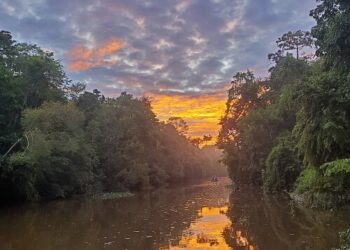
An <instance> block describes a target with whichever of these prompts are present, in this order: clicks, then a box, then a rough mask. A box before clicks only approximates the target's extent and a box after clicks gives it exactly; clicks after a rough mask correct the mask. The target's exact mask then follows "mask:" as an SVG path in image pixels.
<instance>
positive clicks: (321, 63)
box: [218, 0, 350, 207]
mask: <svg viewBox="0 0 350 250" xmlns="http://www.w3.org/2000/svg"><path fill="white" fill-rule="evenodd" d="M318 2H319V3H318V6H317V7H316V9H314V10H312V11H311V12H310V15H311V16H312V17H314V19H315V20H316V26H315V27H313V28H312V30H311V32H303V31H296V32H288V33H286V34H284V35H283V36H282V37H281V38H279V39H278V40H277V46H278V47H279V50H278V51H277V52H276V53H271V54H270V55H269V59H270V60H272V61H273V62H274V66H273V67H272V68H271V69H270V70H269V72H270V75H269V77H268V78H267V79H259V78H255V77H254V75H253V73H252V72H250V71H248V72H243V73H237V74H236V75H235V76H234V77H233V81H232V87H231V89H230V90H229V92H228V100H227V104H226V107H227V108H226V112H225V114H224V116H223V118H222V120H221V130H220V135H219V139H218V145H219V147H220V148H222V149H224V152H225V157H224V161H225V163H226V165H227V166H228V168H229V173H230V176H231V178H232V179H233V180H234V181H235V182H236V184H240V183H255V184H258V185H263V187H264V188H265V189H266V190H268V191H282V190H286V191H288V192H295V193H297V194H300V195H302V196H303V197H305V200H307V201H308V202H309V203H310V205H322V206H326V207H328V206H333V205H344V204H349V203H350V197H349V196H350V2H349V1H345V0H320V1H318ZM308 47H312V48H308ZM312 50H315V51H316V55H315V56H314V57H310V56H309V55H308V54H309V53H308V52H310V51H312ZM303 51H304V55H303V54H302V52H303Z"/></svg>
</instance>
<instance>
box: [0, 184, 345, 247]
mask: <svg viewBox="0 0 350 250" xmlns="http://www.w3.org/2000/svg"><path fill="white" fill-rule="evenodd" d="M228 184H229V182H228V180H226V179H224V180H223V179H221V180H220V181H219V183H210V182H205V183H202V184H200V185H192V186H186V187H176V188H169V189H160V190H157V191H153V192H148V193H142V194H139V195H136V196H135V197H131V198H123V199H115V200H68V201H55V202H49V203H45V204H40V205H25V206H23V205H22V206H12V207H7V208H1V209H0V249H1V250H58V249H59V250H61V249H65V250H66V249H67V250H75V249H76V250H82V249H84V250H85V249H87V250H90V249H94V250H95V249H97V250H99V249H129V250H132V249H142V250H143V249H145V250H149V249H220V250H221V249H223V250H224V249H238V250H241V249H246V250H258V249H261V250H282V249H285V250H289V249H290V250H292V249H296V250H303V249H305V250H308V249H317V250H326V249H327V250H328V249H330V248H331V247H333V246H336V245H337V244H338V232H339V231H342V230H344V229H346V228H347V227H349V226H350V221H349V218H350V213H349V211H337V212H331V211H315V210H309V209H304V208H300V207H298V206H296V205H295V204H293V203H292V202H290V201H289V200H288V199H285V198H277V197H273V196H266V195H263V194H262V193H261V192H260V191H259V190H258V189H253V188H245V189H243V188H241V189H240V190H239V191H233V190H232V189H231V188H230V187H228V186H227V185H228Z"/></svg>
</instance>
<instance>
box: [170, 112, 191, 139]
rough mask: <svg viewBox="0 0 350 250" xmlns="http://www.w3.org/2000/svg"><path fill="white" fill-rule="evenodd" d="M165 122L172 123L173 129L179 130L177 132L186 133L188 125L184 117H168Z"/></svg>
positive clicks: (184, 134)
mask: <svg viewBox="0 0 350 250" xmlns="http://www.w3.org/2000/svg"><path fill="white" fill-rule="evenodd" d="M167 123H169V124H171V125H173V126H174V127H175V129H176V130H177V131H178V132H179V134H181V135H183V136H186V135H187V133H188V125H187V123H186V121H185V120H184V119H182V118H181V117H176V116H173V117H170V118H169V119H168V121H167Z"/></svg>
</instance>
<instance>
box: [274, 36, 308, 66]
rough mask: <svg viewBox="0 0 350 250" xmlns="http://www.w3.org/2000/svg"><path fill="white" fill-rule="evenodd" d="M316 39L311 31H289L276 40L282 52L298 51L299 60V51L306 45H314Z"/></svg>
mask: <svg viewBox="0 0 350 250" xmlns="http://www.w3.org/2000/svg"><path fill="white" fill-rule="evenodd" d="M313 42H314V40H313V38H312V36H311V33H310V32H309V31H301V30H298V31H295V32H292V31H289V32H287V33H285V34H283V35H282V37H280V38H278V40H277V41H276V43H277V46H278V47H279V48H280V49H281V50H280V51H281V52H284V51H290V50H291V51H294V50H295V51H296V55H297V60H299V52H300V50H301V49H303V48H304V47H310V46H312V44H313Z"/></svg>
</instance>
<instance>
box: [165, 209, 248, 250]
mask: <svg viewBox="0 0 350 250" xmlns="http://www.w3.org/2000/svg"><path fill="white" fill-rule="evenodd" d="M227 210H228V207H227V206H223V207H202V208H201V209H200V210H199V211H198V218H197V219H196V220H195V221H194V222H192V223H191V224H190V226H189V227H188V228H187V229H186V230H184V231H183V234H182V237H181V239H180V241H179V243H178V245H177V246H169V249H173V250H176V249H220V250H221V249H222V250H225V249H232V248H231V247H230V246H229V245H228V244H227V243H226V240H225V238H224V237H223V232H224V230H225V231H228V232H229V236H230V237H232V238H233V239H235V242H236V245H237V246H239V247H243V249H249V250H253V249H254V248H253V247H252V246H249V243H248V240H247V238H245V237H243V236H242V234H241V232H240V231H233V230H232V227H231V221H230V219H229V218H228V217H227V216H226V213H227ZM240 249H242V248H240Z"/></svg>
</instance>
